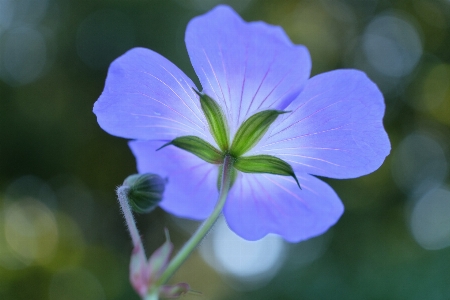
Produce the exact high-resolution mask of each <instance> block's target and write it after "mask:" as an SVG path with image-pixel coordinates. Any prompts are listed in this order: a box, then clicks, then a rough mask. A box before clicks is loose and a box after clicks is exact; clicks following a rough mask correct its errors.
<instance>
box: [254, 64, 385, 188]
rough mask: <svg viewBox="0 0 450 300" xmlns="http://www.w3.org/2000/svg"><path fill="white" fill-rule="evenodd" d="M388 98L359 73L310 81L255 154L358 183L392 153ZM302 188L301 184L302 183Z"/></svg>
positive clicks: (325, 75)
mask: <svg viewBox="0 0 450 300" xmlns="http://www.w3.org/2000/svg"><path fill="white" fill-rule="evenodd" d="M384 109H385V105H384V100H383V95H382V94H381V92H380V91H379V89H378V88H377V86H376V85H375V84H374V83H373V82H372V81H370V80H369V79H368V78H367V76H366V75H365V74H364V73H363V72H361V71H356V70H336V71H332V72H327V73H323V74H320V75H317V76H315V77H313V78H311V79H310V80H308V82H307V84H306V86H305V88H304V90H303V91H302V93H301V94H300V95H299V97H298V98H297V99H295V100H294V101H293V102H292V103H291V104H290V106H289V107H287V108H286V110H288V111H289V110H291V111H292V113H290V114H289V113H288V114H285V115H283V116H280V117H279V118H278V119H277V120H276V121H275V122H274V124H273V125H272V128H271V129H269V132H268V133H267V134H266V136H265V138H263V140H261V141H260V143H259V144H258V145H256V146H255V148H253V149H252V151H250V152H251V153H249V155H250V154H256V153H258V154H261V153H263V154H268V155H273V156H277V157H279V158H281V159H283V160H284V161H286V162H287V163H290V164H291V165H292V167H293V168H294V170H295V171H297V172H301V173H309V174H314V175H320V176H327V177H334V178H353V177H358V176H362V175H365V174H368V173H371V172H373V171H375V170H376V169H378V168H379V167H380V166H381V164H382V163H383V161H384V159H385V157H386V156H387V155H388V154H389V152H390V148H391V147H390V143H389V138H388V136H387V134H386V131H385V130H384V127H383V122H382V119H383V115H384ZM300 184H301V182H300Z"/></svg>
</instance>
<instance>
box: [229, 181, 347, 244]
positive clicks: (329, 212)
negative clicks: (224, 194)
mask: <svg viewBox="0 0 450 300" xmlns="http://www.w3.org/2000/svg"><path fill="white" fill-rule="evenodd" d="M296 175H297V177H298V180H299V181H300V184H301V186H302V190H300V189H299V187H298V186H297V184H296V183H295V180H293V179H292V178H288V177H284V176H276V175H270V174H242V173H240V174H239V177H238V179H237V180H236V182H235V184H234V186H233V187H232V189H231V191H230V194H229V197H228V199H227V202H226V203H225V208H224V215H225V219H226V221H227V223H228V225H229V226H230V228H231V229H232V230H233V231H234V232H235V233H237V234H238V235H240V236H241V237H243V238H244V239H247V240H258V239H260V238H262V237H264V236H265V235H267V234H268V233H276V234H279V235H281V236H282V237H283V238H284V239H286V240H287V241H289V242H299V241H302V240H306V239H308V238H311V237H314V236H317V235H320V234H322V233H324V232H325V231H326V230H328V228H329V227H331V226H332V225H333V224H335V223H336V221H337V220H338V219H339V217H340V216H341V215H342V212H343V211H344V207H343V205H342V203H341V201H340V200H339V197H338V196H337V195H336V193H335V192H334V191H333V189H332V188H330V187H329V186H328V185H327V184H326V183H324V182H323V181H321V180H319V179H317V178H315V177H313V176H310V175H306V174H304V175H299V174H296Z"/></svg>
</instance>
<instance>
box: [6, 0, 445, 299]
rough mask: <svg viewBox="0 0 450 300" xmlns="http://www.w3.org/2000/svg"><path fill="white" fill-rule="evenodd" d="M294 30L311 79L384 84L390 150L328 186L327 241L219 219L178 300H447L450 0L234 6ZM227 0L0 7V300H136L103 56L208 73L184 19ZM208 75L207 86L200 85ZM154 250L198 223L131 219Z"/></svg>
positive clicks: (28, 1)
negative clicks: (335, 209)
mask: <svg viewBox="0 0 450 300" xmlns="http://www.w3.org/2000/svg"><path fill="white" fill-rule="evenodd" d="M222 3H228V4H230V5H231V6H232V7H234V8H235V9H236V10H237V11H238V12H239V13H240V14H241V15H242V16H243V18H244V19H245V20H247V21H251V20H264V21H266V22H268V23H272V24H278V25H281V26H283V28H284V29H285V31H286V32H287V34H288V35H289V36H290V37H291V39H292V40H293V41H294V42H295V43H298V44H304V45H306V46H307V47H308V48H309V50H310V52H311V56H312V59H313V71H312V73H313V74H317V73H321V72H325V71H328V70H333V69H337V68H358V69H362V70H364V71H365V72H367V74H368V75H369V77H370V78H372V80H374V81H375V82H376V83H377V84H378V86H379V87H380V89H381V90H382V91H383V93H384V95H385V99H386V104H387V111H386V116H385V119H384V124H385V126H386V129H387V131H388V133H389V136H390V139H391V143H392V148H393V150H392V152H391V155H390V156H389V157H388V158H387V160H386V161H385V163H384V165H383V166H382V167H381V168H380V169H379V170H378V171H376V172H375V173H373V174H371V175H368V176H365V177H362V178H359V179H355V180H342V181H340V180H327V182H329V183H330V184H331V185H332V186H333V187H334V188H335V190H336V191H337V192H338V194H339V195H340V197H341V199H342V201H343V202H344V204H345V207H346V211H345V213H344V215H343V217H342V219H341V220H340V221H339V222H338V223H337V225H335V226H334V227H333V228H332V229H331V230H330V231H329V232H327V233H326V234H324V235H323V236H320V237H317V238H314V239H312V240H309V241H306V242H303V243H299V244H288V243H285V242H283V241H282V240H281V239H279V238H278V237H276V236H269V237H267V238H266V239H263V240H261V241H259V242H246V241H243V240H240V239H239V238H237V237H236V236H235V235H233V234H232V233H230V231H229V230H228V229H227V227H226V225H224V224H223V222H219V223H218V225H217V227H216V229H215V230H213V231H212V232H211V233H210V234H209V235H208V237H207V239H206V240H205V241H204V242H203V244H202V245H201V247H200V248H199V251H197V252H196V253H195V254H194V255H192V256H191V257H190V259H189V261H188V262H187V263H186V264H185V265H184V266H183V267H182V268H181V269H180V270H179V272H178V273H177V274H176V276H175V278H174V279H173V280H174V281H175V282H176V281H187V282H188V283H190V284H191V286H192V288H193V289H195V290H198V291H201V292H202V295H201V296H199V295H188V296H186V297H185V299H260V300H261V299H346V300H347V299H420V300H423V299H450V247H449V246H450V187H449V183H450V182H449V177H448V161H449V158H450V139H449V136H450V51H449V49H450V1H449V0H390V1H389V0H310V1H295V0H277V1H263V0H234V1H231V0H230V1H222ZM216 4H218V1H216V0H203V1H202V0H147V1H146V0H76V1H75V0H0V299H2V300H13V299H14V300H18V299H27V300H28V299H36V300H39V299H50V300H56V299H58V300H60V299H64V300H78V299H80V300H81V299H83V300H91V299H92V300H102V299H117V300H119V299H138V296H137V295H136V294H135V293H134V291H133V290H132V289H131V287H130V285H129V283H128V263H129V255H130V251H131V242H130V239H129V237H128V234H127V232H126V229H125V226H124V222H123V220H122V217H121V215H120V212H119V207H118V205H117V203H116V199H115V194H114V189H115V187H116V186H117V185H119V184H120V183H121V182H122V181H123V179H124V178H125V177H126V176H127V175H129V174H132V173H135V171H136V170H135V161H134V158H133V156H132V154H131V152H130V150H129V149H128V147H127V142H126V140H124V139H120V138H116V137H113V136H110V135H108V134H107V133H105V132H103V131H102V130H101V129H100V128H99V126H98V125H97V123H96V119H95V116H94V114H93V113H92V106H93V103H94V102H95V101H96V99H97V98H98V96H99V95H100V93H101V91H102V89H103V84H104V80H105V77H106V72H107V68H108V65H109V63H110V62H111V61H112V60H113V59H114V58H116V57H117V56H119V55H121V54H122V53H124V52H125V51H126V50H128V49H130V48H132V47H134V46H143V47H147V48H150V49H153V50H155V51H157V52H159V53H161V54H162V55H164V56H165V57H167V58H168V59H169V60H171V61H172V62H174V63H175V64H176V65H177V66H179V67H180V68H181V69H182V70H183V71H185V72H186V73H187V74H188V75H189V76H190V77H191V78H193V79H194V80H197V78H196V76H195V73H194V72H193V69H192V67H191V65H190V62H189V58H188V55H187V52H186V49H185V46H184V31H185V28H186V24H187V23H188V21H189V20H190V19H191V18H192V17H194V16H196V15H199V14H201V13H203V12H205V11H207V10H209V9H210V8H212V7H214V6H215V5H216ZM196 82H198V81H196ZM137 219H138V226H139V228H140V230H141V232H142V234H143V238H144V242H145V247H146V249H147V252H148V253H150V252H151V251H153V250H155V249H156V248H157V247H159V246H160V245H161V244H162V243H163V241H164V234H163V228H164V227H167V228H169V230H170V233H171V236H172V240H173V241H174V243H175V245H176V247H177V248H179V247H180V246H181V245H182V243H183V242H184V241H185V240H186V239H187V238H188V237H189V234H190V232H192V230H194V229H195V227H196V226H197V225H198V224H197V223H195V222H192V221H186V220H180V219H176V218H174V217H171V216H170V215H168V214H166V213H164V212H163V211H162V210H160V209H157V210H156V211H155V212H153V213H151V214H149V215H141V216H138V218H137Z"/></svg>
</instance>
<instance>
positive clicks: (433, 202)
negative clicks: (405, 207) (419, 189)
mask: <svg viewBox="0 0 450 300" xmlns="http://www.w3.org/2000/svg"><path fill="white" fill-rule="evenodd" d="M411 231H412V234H413V236H414V238H415V239H416V241H417V242H418V243H419V244H420V245H421V246H422V247H423V248H425V249H428V250H438V249H442V248H445V247H448V246H450V190H448V189H444V188H439V189H435V190H432V191H430V192H429V193H427V194H426V195H424V196H423V197H422V198H421V199H419V201H417V203H416V204H415V206H414V209H413V212H412V214H411Z"/></svg>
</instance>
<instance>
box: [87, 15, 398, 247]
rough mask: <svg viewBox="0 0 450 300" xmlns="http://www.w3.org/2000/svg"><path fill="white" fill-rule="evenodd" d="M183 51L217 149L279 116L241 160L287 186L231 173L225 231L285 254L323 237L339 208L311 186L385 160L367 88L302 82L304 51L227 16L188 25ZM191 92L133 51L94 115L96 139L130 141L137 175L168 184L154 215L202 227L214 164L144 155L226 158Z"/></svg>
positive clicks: (182, 80)
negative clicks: (223, 133) (247, 126)
mask: <svg viewBox="0 0 450 300" xmlns="http://www.w3.org/2000/svg"><path fill="white" fill-rule="evenodd" d="M185 42H186V46H187V50H188V53H189V56H190V59H191V62H192V65H193V67H194V69H195V71H196V73H197V76H198V78H199V79H200V82H201V85H202V87H203V91H202V94H201V95H207V96H209V97H210V98H211V99H212V101H213V102H214V103H217V104H218V106H220V110H221V111H222V113H223V119H225V121H226V123H227V128H226V129H227V134H228V136H227V139H229V140H228V142H229V143H231V142H232V141H233V137H235V135H236V133H237V132H238V130H239V128H240V127H241V126H242V124H243V123H244V122H245V121H246V120H248V119H249V118H250V117H251V116H255V115H256V114H257V113H260V112H263V111H268V110H271V111H282V112H284V113H283V114H281V112H280V114H279V115H277V116H276V117H275V119H274V120H272V121H271V122H270V123H268V125H270V127H268V130H267V131H266V132H264V134H263V135H262V137H261V138H259V139H258V140H256V142H257V143H256V144H255V145H252V147H250V149H247V150H245V153H244V154H242V153H241V154H242V156H243V157H246V156H258V155H260V156H261V155H266V156H267V155H270V156H271V157H275V158H277V159H279V160H280V161H283V162H284V163H286V164H288V166H290V168H292V170H293V171H294V172H295V175H293V176H282V175H276V174H277V173H276V172H275V174H269V173H270V172H267V173H244V172H241V171H238V172H237V175H236V179H235V181H234V184H233V185H232V187H231V190H230V193H229V195H228V199H227V201H226V203H225V207H224V210H223V214H224V216H225V219H226V221H227V223H228V225H229V227H230V228H231V229H232V230H233V231H234V232H235V233H237V234H238V235H240V236H241V237H243V238H245V239H248V240H257V239H260V238H262V237H264V236H265V235H267V234H269V233H275V234H278V235H281V236H282V237H284V238H285V239H286V240H288V241H291V242H296V241H300V240H304V239H308V238H310V237H313V236H316V235H319V234H321V233H323V232H325V231H326V230H327V229H328V228H329V227H330V226H332V225H333V224H334V223H335V222H336V221H337V220H338V219H339V217H340V216H341V214H342V213H343V205H342V203H341V201H340V199H339V197H338V196H337V195H336V193H335V192H334V191H333V189H331V188H330V187H329V186H328V185H327V184H326V183H324V182H323V181H321V180H320V179H318V178H316V177H314V176H313V175H318V176H325V177H331V178H340V179H344V178H354V177H358V176H362V175H365V174H368V173H371V172H373V171H374V170H376V169H377V168H378V167H379V166H380V165H381V164H382V162H383V161H384V159H385V157H386V156H387V155H388V154H389V151H390V144H389V140H388V137H387V134H386V132H385V130H384V128H383V124H382V118H383V115H384V110H385V105H384V100H383V96H382V94H381V93H380V91H379V89H378V88H377V86H376V85H375V84H374V83H373V82H371V81H370V80H369V79H368V78H367V76H366V75H365V74H364V73H363V72H361V71H357V70H336V71H331V72H327V73H324V74H320V75H317V76H314V77H312V78H309V76H310V70H311V59H310V56H309V53H308V50H307V49H306V48H305V47H304V46H301V45H294V44H293V43H292V42H291V41H290V40H289V38H288V37H287V36H286V34H285V33H284V31H283V30H282V29H281V28H280V27H277V26H272V25H269V24H266V23H264V22H250V23H246V22H244V21H243V20H242V19H241V18H240V17H239V16H238V15H237V14H236V13H235V12H234V11H233V10H232V9H231V8H229V7H227V6H218V7H216V8H215V9H213V10H212V11H210V12H208V13H206V14H204V15H202V16H199V17H196V18H194V19H193V20H191V21H190V22H189V24H188V27H187V30H186V36H185ZM196 90H197V87H196V85H195V84H194V83H193V82H192V81H191V80H190V79H189V78H188V77H187V76H186V75H185V74H184V73H183V72H182V71H181V70H180V69H179V68H177V67H176V66H175V65H174V64H172V63H171V62H170V61H168V60H167V59H165V58H164V57H162V56H161V55H159V54H158V53H155V52H153V51H151V50H148V49H143V48H135V49H132V50H130V51H128V52H127V53H125V54H124V55H123V56H121V57H119V58H118V59H116V60H115V61H114V62H113V63H112V64H111V66H110V68H109V71H108V76H107V79H106V84H105V89H104V91H103V93H102V95H101V96H100V98H99V100H98V101H97V102H96V104H95V106H94V112H95V114H96V115H97V118H98V122H99V124H100V126H101V127H102V128H103V129H104V130H106V131H107V132H109V133H110V134H113V135H117V136H120V137H124V138H128V139H133V140H134V141H131V142H130V147H131V150H132V152H133V154H134V155H135V157H136V159H137V165H138V170H139V172H141V173H144V172H150V173H157V174H159V175H161V176H162V177H167V178H168V184H167V186H166V191H165V195H164V199H163V201H162V202H161V203H160V206H161V207H162V208H163V209H164V210H166V211H168V212H170V213H172V214H174V215H177V216H180V217H185V218H191V219H204V218H206V217H207V216H208V215H209V214H210V213H211V212H212V210H213V208H214V205H215V202H216V199H217V196H218V186H217V182H218V176H219V169H220V166H219V165H220V162H218V163H212V162H207V161H205V160H203V159H201V158H199V157H198V156H196V155H194V154H193V153H191V152H190V151H186V149H182V148H180V147H175V146H174V145H175V144H172V145H169V146H166V147H164V148H162V149H161V150H159V151H156V149H159V148H161V147H162V146H163V145H165V144H167V143H169V144H170V143H171V142H172V141H174V139H177V138H180V137H186V136H190V137H197V138H199V139H201V140H202V141H204V142H207V143H209V144H210V145H211V146H213V147H214V148H215V149H219V150H220V151H222V150H224V149H222V148H225V150H224V151H228V148H227V147H229V145H228V144H226V145H225V146H224V144H220V143H218V142H217V141H218V138H217V135H214V134H213V133H212V132H214V131H213V128H212V126H211V124H210V123H209V122H210V120H208V119H207V117H206V116H205V112H204V109H203V108H202V107H201V103H200V97H199V95H197V93H196ZM228 142H226V143H228ZM220 151H219V152H220ZM241 154H240V155H241ZM285 175H286V174H285ZM296 179H298V182H299V183H300V186H301V189H300V188H299V186H298V185H297V183H296Z"/></svg>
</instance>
